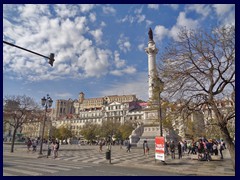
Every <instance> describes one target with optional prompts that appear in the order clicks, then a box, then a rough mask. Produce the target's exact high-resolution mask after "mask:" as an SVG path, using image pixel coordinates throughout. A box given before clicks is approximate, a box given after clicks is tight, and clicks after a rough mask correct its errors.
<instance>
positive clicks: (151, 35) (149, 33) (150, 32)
mask: <svg viewBox="0 0 240 180" xmlns="http://www.w3.org/2000/svg"><path fill="white" fill-rule="evenodd" d="M148 39H149V41H153V32H152V29H151V28H149V31H148Z"/></svg>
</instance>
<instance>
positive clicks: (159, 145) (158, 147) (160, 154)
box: [155, 137, 165, 161]
mask: <svg viewBox="0 0 240 180" xmlns="http://www.w3.org/2000/svg"><path fill="white" fill-rule="evenodd" d="M164 146H165V142H164V137H155V159H158V160H161V161H165V156H164Z"/></svg>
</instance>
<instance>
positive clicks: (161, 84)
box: [158, 78, 164, 137]
mask: <svg viewBox="0 0 240 180" xmlns="http://www.w3.org/2000/svg"><path fill="white" fill-rule="evenodd" d="M158 80H159V129H160V136H161V137H162V136H163V128H162V107H161V93H162V92H163V87H164V82H163V81H162V80H161V79H160V78H158Z"/></svg>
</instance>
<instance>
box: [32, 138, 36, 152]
mask: <svg viewBox="0 0 240 180" xmlns="http://www.w3.org/2000/svg"><path fill="white" fill-rule="evenodd" d="M32 148H33V150H32V151H33V152H36V150H37V141H36V140H35V139H33V140H32Z"/></svg>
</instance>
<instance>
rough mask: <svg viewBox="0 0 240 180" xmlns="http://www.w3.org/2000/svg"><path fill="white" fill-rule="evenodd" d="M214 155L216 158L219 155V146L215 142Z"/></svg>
mask: <svg viewBox="0 0 240 180" xmlns="http://www.w3.org/2000/svg"><path fill="white" fill-rule="evenodd" d="M213 153H214V155H215V156H217V155H218V146H217V142H215V141H214V142H213Z"/></svg>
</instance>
